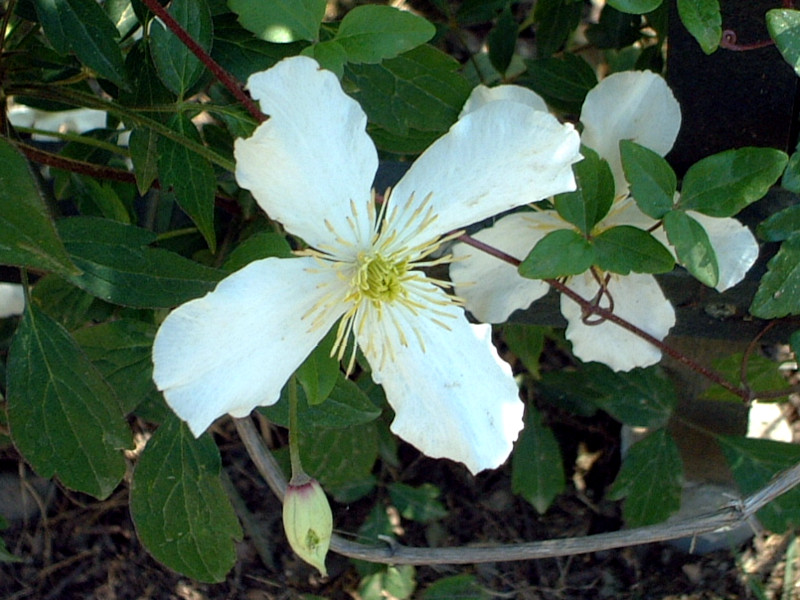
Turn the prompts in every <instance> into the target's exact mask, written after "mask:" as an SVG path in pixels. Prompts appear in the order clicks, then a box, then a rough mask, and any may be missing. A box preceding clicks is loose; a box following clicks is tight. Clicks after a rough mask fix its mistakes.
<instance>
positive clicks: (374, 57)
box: [334, 4, 436, 63]
mask: <svg viewBox="0 0 800 600" xmlns="http://www.w3.org/2000/svg"><path fill="white" fill-rule="evenodd" d="M435 33H436V28H435V27H434V26H433V25H432V24H431V23H429V22H428V21H426V20H425V19H423V18H422V17H418V16H417V15H415V14H413V13H410V12H408V11H404V10H398V9H396V8H393V7H391V6H379V5H376V4H366V5H363V6H357V7H356V8H354V9H353V10H351V11H350V12H348V13H347V14H346V15H345V16H344V19H342V22H341V24H340V25H339V29H338V31H337V32H336V36H335V37H334V40H335V41H336V42H337V43H338V44H339V45H340V46H341V47H342V48H344V51H345V52H346V53H347V59H348V60H349V61H350V62H354V63H379V62H381V61H382V60H384V59H387V58H394V57H396V56H397V55H399V54H402V53H403V52H407V51H409V50H412V49H413V48H416V47H417V46H419V45H420V44H424V43H425V42H427V41H428V40H429V39H431V38H432V37H433V36H434V34H435Z"/></svg>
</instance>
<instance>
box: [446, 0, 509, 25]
mask: <svg viewBox="0 0 800 600" xmlns="http://www.w3.org/2000/svg"><path fill="white" fill-rule="evenodd" d="M508 4H511V0H464V1H463V2H460V3H459V7H458V10H457V12H456V20H457V21H458V24H459V25H462V26H463V25H477V24H478V23H484V22H486V21H491V20H492V19H494V18H495V16H497V13H499V12H500V11H501V10H503V9H504V8H505V7H506V6H507V5H508Z"/></svg>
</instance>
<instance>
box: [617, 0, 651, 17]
mask: <svg viewBox="0 0 800 600" xmlns="http://www.w3.org/2000/svg"><path fill="white" fill-rule="evenodd" d="M661 1H662V0H608V4H609V5H610V6H612V7H614V8H616V9H617V10H618V11H620V12H623V13H628V14H632V15H643V14H644V13H649V12H651V11H654V10H655V9H657V8H658V7H659V6H661Z"/></svg>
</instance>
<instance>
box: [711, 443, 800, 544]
mask: <svg viewBox="0 0 800 600" xmlns="http://www.w3.org/2000/svg"><path fill="white" fill-rule="evenodd" d="M717 439H718V440H719V443H720V445H721V446H722V452H723V453H724V454H725V458H726V460H727V461H728V465H729V466H730V468H731V471H732V472H733V477H734V479H735V480H736V483H737V484H738V486H739V490H740V491H741V492H742V495H743V496H747V495H748V494H753V493H755V492H757V491H758V490H760V489H761V488H763V487H764V486H766V485H767V484H768V483H769V482H770V480H771V479H772V478H773V477H774V476H775V475H776V474H777V473H778V472H779V471H782V470H783V469H788V468H789V467H792V466H794V465H796V464H797V463H798V462H800V446H798V445H797V444H787V443H784V442H776V441H773V440H761V439H754V438H741V437H732V436H731V437H728V436H720V437H719V438H717ZM756 516H757V517H758V520H759V522H760V523H761V524H762V525H763V526H764V527H765V528H766V529H768V530H770V531H774V532H775V533H783V532H784V531H786V530H787V529H789V528H792V527H797V526H798V525H800V488H797V487H796V488H794V489H793V490H791V491H789V492H787V493H785V494H783V495H782V496H780V497H779V498H777V499H776V500H773V501H772V502H770V503H769V504H768V505H767V506H765V507H764V508H763V509H761V510H760V511H758V513H756Z"/></svg>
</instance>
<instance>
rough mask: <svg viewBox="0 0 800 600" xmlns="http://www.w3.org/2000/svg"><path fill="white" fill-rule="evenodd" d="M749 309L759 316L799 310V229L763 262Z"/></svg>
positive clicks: (791, 313) (780, 314) (765, 317)
mask: <svg viewBox="0 0 800 600" xmlns="http://www.w3.org/2000/svg"><path fill="white" fill-rule="evenodd" d="M750 312H751V313H752V314H753V315H754V316H756V317H759V318H761V319H778V318H780V317H785V316H786V315H796V314H800V233H796V234H794V235H792V236H791V237H789V239H787V240H786V241H785V242H783V244H781V248H780V250H778V253H777V254H776V255H775V256H773V257H772V258H771V259H770V261H769V263H767V273H766V274H765V275H764V277H762V278H761V283H759V285H758V290H757V291H756V294H755V296H754V297H753V303H752V304H751V305H750Z"/></svg>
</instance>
